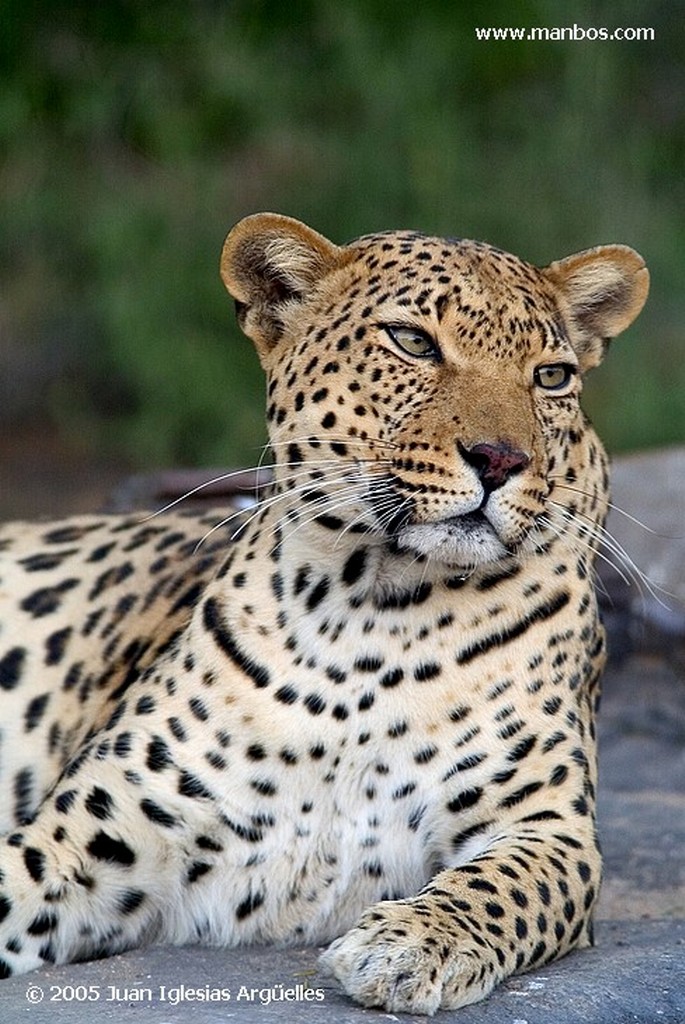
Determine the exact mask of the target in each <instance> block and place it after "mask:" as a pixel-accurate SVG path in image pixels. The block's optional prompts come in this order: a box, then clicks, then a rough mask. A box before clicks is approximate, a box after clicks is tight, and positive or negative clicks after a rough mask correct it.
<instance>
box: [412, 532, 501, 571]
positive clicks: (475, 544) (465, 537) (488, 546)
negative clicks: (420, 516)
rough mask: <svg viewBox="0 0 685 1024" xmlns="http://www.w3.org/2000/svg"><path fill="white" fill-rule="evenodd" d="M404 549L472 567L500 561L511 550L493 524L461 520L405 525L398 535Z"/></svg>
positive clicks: (467, 567)
mask: <svg viewBox="0 0 685 1024" xmlns="http://www.w3.org/2000/svg"><path fill="white" fill-rule="evenodd" d="M396 543H397V544H398V546H399V547H400V548H403V549H404V550H410V551H413V552H414V553H415V554H417V555H425V556H426V557H429V558H432V559H436V560H438V561H440V562H444V563H445V564H446V565H450V566H454V567H459V568H461V569H467V570H472V569H476V568H478V567H479V566H481V565H486V564H487V563H488V562H499V561H501V560H502V559H503V558H506V557H507V555H508V554H509V552H508V551H507V549H506V548H505V546H504V544H502V542H501V540H500V539H499V537H498V536H497V534H496V533H495V532H494V530H493V529H492V527H490V526H488V524H487V523H485V522H482V523H478V524H474V523H472V522H470V523H468V525H462V524H461V523H460V522H459V521H458V520H457V521H454V520H452V521H451V522H443V523H424V524H421V525H411V526H405V527H403V528H402V529H401V530H400V531H399V534H398V535H397V537H396Z"/></svg>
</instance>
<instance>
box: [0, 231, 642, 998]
mask: <svg viewBox="0 0 685 1024" xmlns="http://www.w3.org/2000/svg"><path fill="white" fill-rule="evenodd" d="M221 277H222V279H223V282H224V284H225V286H226V288H227V290H228V292H229V294H230V296H232V298H233V299H234V300H235V307H236V314H237V319H238V322H239V324H240V326H241V328H242V331H243V332H244V334H245V335H247V337H248V338H250V339H251V340H252V342H253V344H254V346H255V349H256V352H257V355H258V357H259V360H260V362H261V364H262V367H263V368H264V372H265V376H266V419H267V429H268V437H269V452H270V456H271V460H272V466H271V472H272V480H271V482H270V483H269V484H268V485H266V486H264V487H260V491H259V493H258V494H257V495H256V496H255V501H254V504H252V505H249V506H248V507H247V508H246V509H243V510H242V511H241V512H240V513H239V514H238V515H237V518H234V517H235V515H236V513H235V512H233V511H231V510H229V509H226V508H216V509H211V510H207V509H206V508H203V509H197V508H194V509H191V508H184V506H183V505H182V504H180V505H178V504H177V505H175V506H174V507H173V508H170V509H167V510H166V511H160V512H159V514H157V513H154V512H152V513H151V512H147V513H146V512H144V511H143V510H141V512H140V514H138V513H137V512H136V513H119V514H110V515H107V514H102V515H100V514H96V513H89V514H87V515H86V514H84V515H74V516H71V517H68V518H66V519H61V520H40V519H37V520H36V521H32V522H27V523H19V524H16V523H10V524H7V525H5V526H3V527H2V530H1V532H0V552H1V561H0V692H1V696H2V702H1V709H2V710H1V715H0V717H1V731H0V778H1V779H2V787H1V793H2V795H1V802H0V818H1V820H2V839H1V840H0V976H2V977H9V976H11V975H14V974H17V973H21V972H28V971H33V970H36V969H39V968H47V969H49V965H52V964H64V963H69V962H74V961H79V960H88V959H92V958H99V957H106V956H111V955H113V954H115V953H119V952H122V951H125V950H129V949H132V948H141V947H144V946H146V945H148V944H150V943H163V944H170V945H177V946H178V945H184V944H205V945H209V946H215V947H226V948H230V947H233V948H235V947H240V946H246V945H254V944H260V945H263V944H277V945H303V946H308V945H309V946H315V947H324V948H323V950H322V951H321V953H320V970H321V971H325V972H327V974H328V975H330V976H332V978H333V979H334V982H333V983H334V984H335V983H337V984H339V985H340V986H341V989H342V990H343V992H344V993H345V994H346V995H347V996H348V997H350V998H351V999H352V1000H354V1001H356V1002H357V1003H360V1004H362V1005H363V1006H367V1007H376V1008H381V1009H384V1010H385V1011H388V1012H410V1013H421V1014H428V1015H431V1014H434V1013H435V1012H436V1011H437V1010H439V1009H440V1008H443V1009H449V1008H458V1007H462V1006H465V1005H468V1004H470V1003H473V1002H476V1001H478V1000H481V999H483V998H484V997H486V996H487V995H488V994H489V993H490V992H491V991H492V990H493V989H494V988H495V986H496V985H498V984H499V983H500V982H502V981H503V980H504V979H506V978H508V977H510V976H512V975H515V974H517V973H520V972H524V971H527V970H530V969H531V968H539V967H540V966H542V965H544V964H547V963H549V962H551V961H554V960H556V959H558V958H559V957H561V956H563V955H565V954H566V953H568V952H569V951H571V950H574V949H582V948H583V947H587V946H588V945H590V944H592V942H593V908H594V907H595V903H596V899H597V894H598V890H599V886H600V882H601V874H602V866H601V855H600V850H599V844H598V836H597V822H596V787H597V756H596V717H597V707H598V700H599V692H600V681H601V674H602V668H603V663H604V659H605V636H604V630H603V627H602V624H601V621H600V617H599V613H598V604H597V598H596V585H595V565H596V560H597V556H598V552H599V551H600V547H601V543H602V530H603V522H604V517H605V515H606V512H607V504H608V493H609V471H608V458H607V455H606V453H605V450H604V448H603V447H602V444H601V442H600V441H599V438H598V436H597V434H596V433H595V431H594V429H593V427H592V426H591V424H590V422H589V420H588V418H587V417H586V415H585V414H584V412H582V411H581V406H580V402H579V398H580V393H581V390H582V384H583V380H584V377H585V374H586V372H587V371H589V370H591V369H592V368H593V367H595V366H597V365H598V364H599V363H600V361H601V360H602V358H603V356H604V354H605V351H606V349H607V347H608V345H609V342H610V339H612V338H614V337H615V336H616V335H618V334H619V333H621V332H622V331H623V330H625V329H626V328H627V327H628V326H629V325H630V324H631V323H632V321H633V320H634V319H635V317H636V316H637V315H638V313H639V312H640V310H641V309H642V306H643V304H644V302H645V299H646V297H647V291H648V287H649V276H648V271H647V269H646V267H645V263H644V261H643V259H642V258H641V257H640V256H639V255H638V254H637V253H636V252H635V251H634V250H633V249H632V248H630V247H628V246H626V245H620V244H609V245H600V246H595V247H593V248H590V249H585V250H583V251H582V252H579V253H576V254H575V255H572V256H568V257H565V258H562V259H559V260H557V261H555V262H552V263H550V264H549V265H547V266H545V267H538V266H536V265H533V264H532V263H529V262H526V261H525V260H523V259H520V258H518V257H516V256H513V255H511V254H509V253H507V252H505V251H503V250H501V249H499V248H497V247H495V246H493V245H490V244H487V243H484V242H478V241H471V240H467V239H459V238H451V237H446V238H443V237H435V236H432V235H429V234H425V233H421V232H419V231H415V230H397V231H380V232H376V233H373V234H369V235H365V236H362V237H361V238H357V239H355V240H354V241H352V242H350V243H348V244H344V245H338V244H335V243H333V242H331V241H330V240H328V239H327V238H325V237H324V236H323V235H321V234H319V233H318V232H317V231H315V230H314V229H312V228H310V227H308V226H306V225H305V224H303V223H301V222H300V221H298V220H295V219H293V218H290V217H286V216H283V215H281V214H275V213H263V214H252V215H249V216H247V217H245V218H244V219H242V220H241V221H239V222H238V223H237V225H236V226H235V227H233V229H232V230H231V231H230V232H229V234H228V236H227V238H226V241H225V244H224V247H223V251H222V255H221ZM228 398H229V400H230V390H229V395H228Z"/></svg>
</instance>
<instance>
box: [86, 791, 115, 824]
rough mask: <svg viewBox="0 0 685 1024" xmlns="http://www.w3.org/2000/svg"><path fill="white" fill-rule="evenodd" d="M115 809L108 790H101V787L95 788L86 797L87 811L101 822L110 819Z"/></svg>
mask: <svg viewBox="0 0 685 1024" xmlns="http://www.w3.org/2000/svg"><path fill="white" fill-rule="evenodd" d="M113 808H114V801H113V800H112V797H111V796H110V795H109V793H108V792H107V791H106V790H104V789H101V788H100V786H94V787H93V789H92V790H91V792H90V793H89V794H88V796H87V797H86V810H87V811H88V812H89V813H90V814H92V815H93V817H94V818H98V819H99V820H100V821H107V820H108V819H110V818H111V817H112V812H113Z"/></svg>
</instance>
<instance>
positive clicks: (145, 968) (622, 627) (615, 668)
mask: <svg viewBox="0 0 685 1024" xmlns="http://www.w3.org/2000/svg"><path fill="white" fill-rule="evenodd" d="M0 454H1V453H0ZM112 475H114V474H112ZM110 482H111V481H110V480H109V478H108V479H107V481H106V485H107V486H106V487H105V486H103V487H102V488H101V489H100V490H99V489H98V485H97V483H96V482H95V481H93V480H91V482H90V486H89V489H88V493H89V495H90V499H89V501H90V507H97V506H98V505H101V504H103V503H104V501H105V493H106V491H108V490H109V484H110ZM146 486H147V485H145V484H144V483H143V484H141V482H140V481H138V482H137V483H136V484H135V486H134V488H133V491H134V492H135V493H137V494H140V493H141V487H142V490H143V491H144V490H145V487H146ZM39 489H40V488H39V485H38V484H37V483H36V492H37V493H38V492H39ZM129 493H132V492H130V491H129ZM76 494H77V489H76V490H75V491H74V492H73V493H71V494H70V495H69V496H68V500H67V503H66V504H67V507H66V508H64V510H65V511H68V510H73V502H74V500H75V496H76ZM615 501H616V503H617V504H618V505H620V506H621V507H622V508H623V509H624V510H626V511H628V512H629V513H630V515H631V516H634V517H636V518H637V519H639V520H641V521H642V522H644V523H645V525H646V527H647V529H645V528H644V527H640V526H637V525H636V524H635V522H633V521H632V520H630V519H627V518H626V517H625V516H622V515H620V514H619V513H614V514H612V517H611V519H610V523H609V528H610V530H611V533H612V535H613V536H614V537H615V539H616V540H617V541H618V542H619V543H621V544H622V545H623V546H624V547H626V548H627V549H628V550H629V551H630V552H631V555H632V557H633V559H634V561H635V563H636V564H637V565H638V566H640V568H641V569H642V571H643V572H645V573H646V574H647V575H648V577H649V580H650V581H651V582H650V583H646V582H645V581H644V580H643V581H640V582H638V580H637V578H636V577H635V576H634V575H633V578H632V579H631V574H630V573H628V574H627V575H628V578H629V580H630V585H628V584H626V583H625V581H623V580H621V578H620V577H617V576H616V574H614V573H613V572H612V571H610V570H609V569H608V568H607V569H606V571H604V572H603V587H604V588H605V590H606V591H607V592H608V593H607V595H605V597H604V605H605V614H606V617H607V621H608V625H609V628H610V633H611V639H612V641H613V649H614V659H613V661H612V665H611V667H610V669H609V671H608V672H607V676H606V679H605V684H604V697H603V706H602V714H601V723H600V764H601V779H600V798H599V817H600V830H601V836H602V843H603V848H604V856H605V881H604V885H603V890H602V895H601V898H600V903H599V910H598V915H597V916H598V928H597V940H598V941H597V946H596V947H595V948H594V949H592V950H589V951H585V952H582V953H576V954H572V955H571V956H569V957H567V958H566V959H565V960H563V961H561V962H560V963H558V964H553V965H550V966H548V967H545V968H543V969H542V970H540V971H536V972H533V973H531V974H526V975H522V976H520V977H517V978H513V979H510V980H509V981H507V982H506V983H505V984H504V985H502V986H501V988H500V989H499V990H498V991H497V992H495V994H494V995H493V996H492V997H491V998H490V999H489V1000H488V1001H487V1002H485V1003H482V1004H480V1005H477V1006H473V1007H468V1008H465V1009H463V1010H459V1011H454V1012H444V1013H441V1014H440V1015H439V1018H438V1019H439V1020H440V1021H445V1022H454V1024H556V1022H559V1024H581V1022H582V1024H683V1022H685V856H684V851H685V449H673V450H670V451H668V452H662V453H649V454H646V455H640V456H635V457H632V458H628V459H621V460H619V462H618V464H617V466H616V469H615ZM50 503H51V505H52V506H54V494H53V495H51V497H50ZM70 503H72V504H70ZM58 504H59V503H58ZM5 507H7V506H5ZM61 510H62V509H61V508H59V507H50V509H49V511H50V512H59V511H61ZM0 511H2V509H1V508H0ZM17 511H21V512H25V511H28V510H25V509H24V508H21V509H17ZM36 511H40V508H38V509H36ZM222 990H223V991H222ZM212 992H213V993H214V994H215V995H216V997H217V999H216V1001H208V1000H207V999H206V998H202V996H203V995H204V996H205V997H206V996H207V995H208V994H211V993H212ZM229 995H230V998H229ZM256 1019H259V1020H263V1021H271V1020H274V1021H275V1020H281V1021H283V1022H285V1024H299V1022H301V1021H307V1022H309V1024H321V1022H323V1021H331V1020H332V1021H340V1022H350V1024H355V1022H362V1021H366V1022H368V1024H373V1022H374V1021H376V1020H378V1021H388V1020H391V1021H392V1020H398V1019H399V1018H397V1017H395V1016H393V1015H392V1014H386V1013H382V1012H379V1011H372V1010H363V1009H361V1008H358V1007H356V1006H354V1005H353V1004H352V1003H350V1001H349V1000H348V999H346V998H345V997H344V996H343V995H342V994H341V993H340V991H339V990H338V988H337V986H336V985H335V984H334V983H333V982H332V981H331V979H329V978H326V977H323V976H321V975H320V973H319V972H318V971H317V966H316V950H313V949H298V950H277V951H274V950H266V949H264V950H262V949H257V950H247V951H225V950H204V949H200V948H184V949H170V948H162V947H156V948H153V949H149V950H146V951H144V952H140V951H134V952H132V953H128V954H124V955H122V956H119V957H114V958H112V959H111V960H104V961H99V962H96V963H90V964H80V965H72V966H67V967H59V968H50V969H46V970H43V971H40V972H36V973H34V974H32V975H29V976H27V977H20V978H15V979H10V980H9V981H7V982H3V983H2V986H1V987H0V1020H1V1021H2V1022H3V1024H4V1022H7V1024H15V1022H20V1021H24V1020H26V1021H29V1022H31V1024H54V1022H58V1024H89V1022H92V1021H97V1022H102V1024H104V1022H109V1021H111V1022H116V1024H129V1022H135V1024H144V1022H150V1024H182V1022H194V1024H214V1022H217V1024H218V1022H222V1024H223V1022H226V1021H235V1022H237V1024H240V1022H243V1021H248V1020H256ZM403 1019H405V1020H407V1021H410V1020H412V1019H414V1018H411V1017H405V1018H403ZM416 1019H419V1018H416Z"/></svg>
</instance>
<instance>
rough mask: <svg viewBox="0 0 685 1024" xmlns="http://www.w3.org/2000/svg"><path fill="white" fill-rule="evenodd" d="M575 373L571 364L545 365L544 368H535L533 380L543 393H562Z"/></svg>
mask: <svg viewBox="0 0 685 1024" xmlns="http://www.w3.org/2000/svg"><path fill="white" fill-rule="evenodd" d="M575 373H576V368H575V366H573V364H572V363H546V364H545V365H544V366H536V368H535V372H534V373H533V379H534V381H535V383H536V384H537V385H538V387H541V388H544V389H545V391H563V389H564V388H565V387H567V386H568V385H569V384H570V382H571V380H572V378H573V376H574V374H575Z"/></svg>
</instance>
